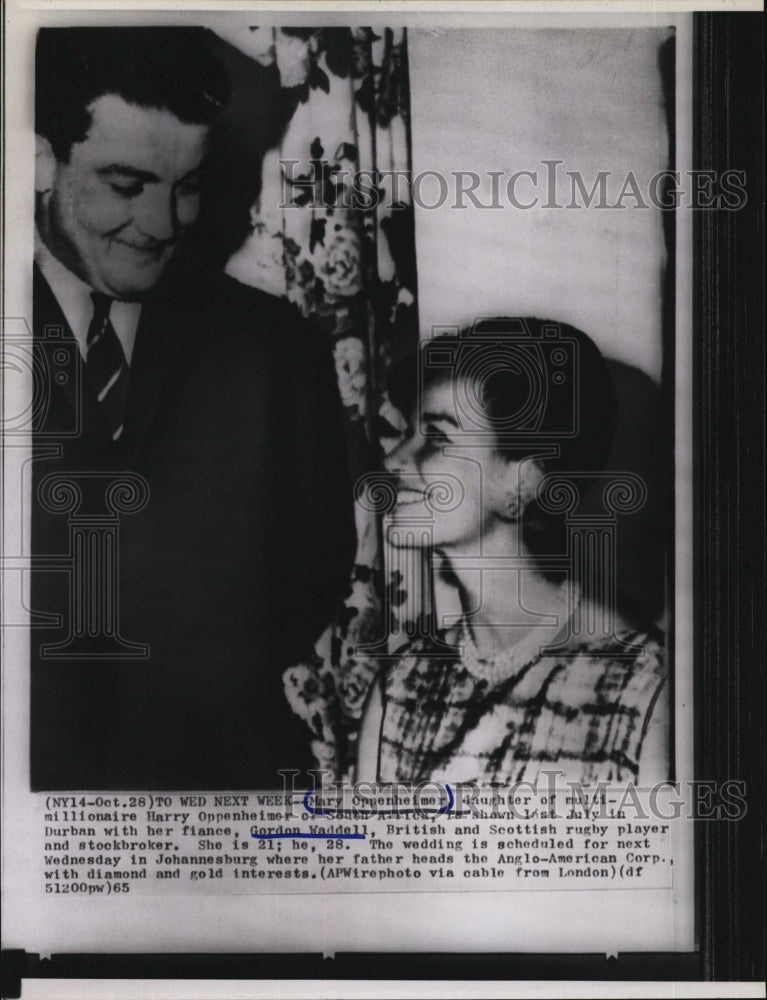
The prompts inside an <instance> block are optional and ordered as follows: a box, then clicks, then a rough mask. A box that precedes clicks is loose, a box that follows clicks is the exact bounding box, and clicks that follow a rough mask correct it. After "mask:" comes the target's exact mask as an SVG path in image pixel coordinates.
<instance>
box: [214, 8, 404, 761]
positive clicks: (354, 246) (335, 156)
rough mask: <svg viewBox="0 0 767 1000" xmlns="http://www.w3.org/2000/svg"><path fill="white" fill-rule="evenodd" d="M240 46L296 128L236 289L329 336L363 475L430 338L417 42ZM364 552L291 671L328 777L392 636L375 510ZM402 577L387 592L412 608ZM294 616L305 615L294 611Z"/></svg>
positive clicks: (262, 202)
mask: <svg viewBox="0 0 767 1000" xmlns="http://www.w3.org/2000/svg"><path fill="white" fill-rule="evenodd" d="M238 44H239V46H240V49H241V51H247V54H248V55H249V56H250V57H251V58H252V59H255V60H256V61H257V62H258V63H260V64H261V65H262V66H263V67H267V68H268V69H270V70H273V69H274V67H275V66H276V69H277V70H278V72H279V85H280V88H281V91H280V99H281V101H283V102H284V105H285V106H286V108H287V114H288V116H289V121H288V124H287V127H286V128H285V130H284V133H283V134H282V137H281V140H280V142H279V144H278V145H277V146H276V147H275V148H272V149H270V150H269V151H268V152H267V154H266V156H265V159H264V162H263V168H262V178H261V192H260V197H259V199H258V201H257V202H256V203H255V204H254V205H253V207H252V210H251V218H250V231H249V234H248V237H247V239H246V241H245V243H244V244H243V245H242V246H241V248H240V249H239V250H238V251H237V252H236V253H235V254H234V255H233V256H231V258H230V259H229V261H228V264H227V271H228V272H229V273H230V274H232V275H233V276H234V277H236V278H238V279H239V280H241V281H243V282H245V283H247V284H250V285H255V286H257V287H259V288H262V289H264V290H266V291H269V292H272V293H273V294H276V295H281V296H285V297H287V298H288V299H290V300H291V301H292V302H294V303H295V304H296V305H297V306H298V307H299V309H300V310H301V312H302V313H303V314H304V315H305V316H308V317H311V318H312V319H313V320H315V321H316V322H317V323H318V324H319V325H320V326H321V327H322V328H323V329H324V330H325V331H327V333H328V334H329V335H330V337H331V340H332V344H333V353H334V358H335V365H336V373H337V376H338V385H339V390H340V394H341V400H342V403H343V406H344V411H345V418H346V435H347V446H348V450H349V456H350V463H351V467H352V479H353V481H357V480H358V479H359V477H360V476H362V475H364V474H365V473H366V472H370V471H372V470H375V469H377V468H380V456H381V439H382V437H383V438H385V437H386V436H387V435H388V434H391V433H392V427H391V425H392V424H396V421H397V416H396V414H395V413H394V412H393V411H392V410H391V408H390V407H389V405H388V403H387V401H386V397H385V391H384V386H385V380H386V372H387V368H388V366H389V364H390V363H391V360H392V358H393V357H396V356H398V355H400V354H401V353H402V352H403V351H404V350H406V349H407V347H408V346H410V345H414V344H415V343H416V342H417V339H418V325H417V304H416V268H415V239H414V232H413V211H412V204H411V201H410V192H409V185H408V183H407V178H409V176H410V174H409V171H410V167H411V164H410V141H409V128H410V120H409V86H408V64H407V47H406V37H405V32H404V30H402V29H390V28H385V29H375V30H372V29H370V28H351V29H350V28H318V29H306V28H301V29H288V28H280V29H274V28H249V29H248V36H247V48H246V49H243V46H242V39H238ZM356 519H357V535H358V551H357V557H356V565H355V567H354V571H353V576H352V579H351V581H350V587H349V593H348V596H347V598H346V600H345V604H344V607H343V608H342V609H341V613H340V615H339V617H338V620H337V621H336V622H335V623H333V625H332V626H331V627H329V628H328V629H327V631H326V632H325V634H324V635H323V636H322V637H321V639H320V640H319V641H318V643H317V645H316V648H315V651H314V654H313V655H312V656H311V657H310V658H309V660H307V661H306V662H304V663H299V664H295V665H293V666H292V667H290V668H289V669H288V670H287V671H286V672H285V675H284V682H285V691H286V695H287V697H288V700H289V702H290V704H291V706H292V708H293V710H294V711H295V712H296V713H297V714H298V715H299V716H300V717H301V718H302V719H303V720H304V721H305V722H306V723H307V725H308V727H309V729H310V731H311V736H312V748H313V751H314V754H315V757H316V759H317V764H318V766H319V767H322V768H326V769H328V770H331V771H332V772H333V773H334V774H336V775H341V774H343V773H347V774H348V771H349V768H350V765H351V760H352V755H353V749H354V739H355V733H356V728H357V725H358V722H359V718H360V714H361V711H362V707H363V703H364V699H365V695H366V693H367V689H368V687H369V684H370V681H371V680H372V677H373V676H374V673H375V670H376V661H375V660H374V659H372V658H371V657H367V656H360V655H358V653H357V647H358V646H359V645H360V644H365V643H368V644H369V643H372V642H374V641H376V640H380V639H381V638H382V636H383V630H384V624H383V620H382V618H383V615H382V603H383V597H384V586H385V584H384V573H383V560H382V541H381V530H380V524H379V523H378V517H377V515H376V514H375V513H374V512H373V511H371V510H366V509H364V508H363V507H361V506H360V505H359V504H358V505H356ZM399 584H400V581H399V579H398V578H397V576H396V574H394V578H393V579H390V580H389V581H388V587H389V591H390V597H393V598H394V600H395V603H397V602H398V603H403V602H404V599H405V598H404V592H403V591H402V588H401V586H400V585H399ZM295 610H296V614H297V615H298V614H301V609H300V608H296V609H295Z"/></svg>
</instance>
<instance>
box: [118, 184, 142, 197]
mask: <svg viewBox="0 0 767 1000" xmlns="http://www.w3.org/2000/svg"><path fill="white" fill-rule="evenodd" d="M110 187H111V188H112V190H113V191H114V192H115V194H119V195H122V196H123V198H135V197H136V196H137V195H139V194H141V192H142V191H143V190H144V185H143V184H110Z"/></svg>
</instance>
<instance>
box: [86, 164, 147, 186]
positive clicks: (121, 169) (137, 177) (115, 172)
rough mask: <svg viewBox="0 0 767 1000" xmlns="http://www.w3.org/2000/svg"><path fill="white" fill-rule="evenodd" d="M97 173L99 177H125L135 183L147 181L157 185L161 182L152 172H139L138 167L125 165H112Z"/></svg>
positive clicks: (100, 168) (101, 168)
mask: <svg viewBox="0 0 767 1000" xmlns="http://www.w3.org/2000/svg"><path fill="white" fill-rule="evenodd" d="M96 173H97V174H98V175H99V177H125V178H127V179H130V180H133V181H145V182H148V183H155V182H157V181H159V180H160V178H159V177H158V176H157V174H154V173H152V171H151V170H139V168H138V167H129V166H127V165H126V164H123V163H110V164H109V165H108V166H106V167H99V168H98V170H97V171H96Z"/></svg>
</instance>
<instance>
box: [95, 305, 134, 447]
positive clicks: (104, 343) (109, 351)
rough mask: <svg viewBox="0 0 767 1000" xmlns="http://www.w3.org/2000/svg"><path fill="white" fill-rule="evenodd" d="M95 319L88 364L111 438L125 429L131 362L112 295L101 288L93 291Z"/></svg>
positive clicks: (114, 439)
mask: <svg viewBox="0 0 767 1000" xmlns="http://www.w3.org/2000/svg"><path fill="white" fill-rule="evenodd" d="M91 298H92V299H93V319H92V320H91V323H90V326H89V327H88V340H87V342H86V346H87V349H88V352H87V355H86V359H85V365H86V369H87V372H88V378H89V379H90V382H91V385H92V386H93V389H94V390H95V392H96V396H97V398H98V401H99V403H100V404H101V409H102V412H103V413H104V416H105V417H106V419H107V423H108V424H109V429H110V432H111V434H112V440H113V441H117V439H118V438H119V437H120V435H121V434H122V432H123V417H124V415H125V399H126V396H127V392H128V375H129V368H128V362H127V361H126V360H125V354H124V353H123V349H122V346H121V344H120V341H119V339H118V337H117V334H116V333H115V328H114V327H113V326H112V324H111V322H110V320H109V310H110V308H111V306H112V301H113V300H112V299H111V298H110V297H109V296H108V295H104V294H102V293H101V292H91Z"/></svg>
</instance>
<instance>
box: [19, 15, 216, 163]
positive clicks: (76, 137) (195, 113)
mask: <svg viewBox="0 0 767 1000" xmlns="http://www.w3.org/2000/svg"><path fill="white" fill-rule="evenodd" d="M210 35H211V33H210V32H209V31H208V30H207V29H204V28H166V27H158V28H41V29H40V31H39V32H38V35H37V48H36V53H35V131H36V132H37V134H38V135H41V136H44V137H45V138H46V139H48V141H49V142H50V144H51V148H52V149H53V152H54V154H55V156H56V158H57V159H58V160H61V161H63V162H66V161H67V160H68V159H69V154H70V152H71V149H72V145H73V144H74V143H77V142H82V141H83V140H84V139H85V137H86V136H87V134H88V130H89V129H90V126H91V114H90V111H89V110H88V108H89V106H90V104H91V103H92V102H93V101H95V100H96V98H98V97H102V96H103V95H105V94H114V95H116V96H118V97H121V98H122V99H123V100H124V101H126V102H127V103H129V104H135V105H137V106H138V107H142V108H158V109H161V110H167V111H169V112H170V113H171V114H173V115H175V116H176V117H177V118H179V119H180V120H181V121H183V122H187V123H190V124H201V125H207V124H210V122H211V121H212V120H213V119H214V118H215V116H216V115H217V114H218V112H219V111H221V110H222V109H223V108H224V107H225V106H226V105H227V103H228V102H229V99H230V96H231V84H230V82H229V78H228V76H227V74H226V72H225V70H224V68H223V66H221V64H220V63H219V62H218V60H217V59H215V58H214V56H213V55H212V54H211V52H210V50H209V47H208V44H207V40H208V38H209V36H210Z"/></svg>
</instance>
